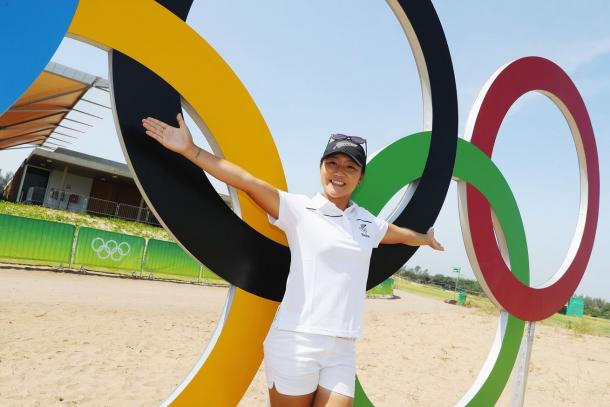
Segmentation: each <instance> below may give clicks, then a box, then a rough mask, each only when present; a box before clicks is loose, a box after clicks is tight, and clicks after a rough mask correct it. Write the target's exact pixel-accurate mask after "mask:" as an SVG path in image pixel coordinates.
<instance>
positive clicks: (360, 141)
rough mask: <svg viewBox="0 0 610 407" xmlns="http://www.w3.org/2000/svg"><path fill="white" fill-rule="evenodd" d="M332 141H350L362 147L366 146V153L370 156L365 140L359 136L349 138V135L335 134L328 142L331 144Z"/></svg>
mask: <svg viewBox="0 0 610 407" xmlns="http://www.w3.org/2000/svg"><path fill="white" fill-rule="evenodd" d="M330 140H336V141H340V140H349V141H352V142H354V143H356V144H360V145H362V144H364V151H365V153H366V154H367V155H368V151H367V148H366V139H365V138H362V137H358V136H348V135H347V134H341V133H333V134H331V135H330V139H329V140H328V142H329V143H330Z"/></svg>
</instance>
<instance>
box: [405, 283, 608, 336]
mask: <svg viewBox="0 0 610 407" xmlns="http://www.w3.org/2000/svg"><path fill="white" fill-rule="evenodd" d="M394 279H395V280H394V286H395V287H396V288H397V289H399V290H403V291H406V292H410V293H413V294H418V295H423V296H426V297H433V298H437V299H441V300H450V299H455V292H453V291H448V290H443V289H442V288H439V287H434V286H429V285H422V284H418V283H414V282H411V281H408V280H404V279H401V278H399V277H396V276H394ZM466 307H473V308H477V309H480V310H482V311H484V312H486V313H488V314H494V315H497V314H498V308H496V306H495V305H494V304H493V303H492V302H491V301H490V300H489V299H488V298H486V297H480V296H476V295H472V294H468V297H467V298H466ZM541 323H542V324H544V325H547V326H553V327H558V328H564V329H569V330H571V331H573V332H574V333H575V334H578V335H595V336H605V337H610V320H608V319H604V318H595V317H590V316H588V315H585V316H584V317H583V318H578V317H570V316H566V315H562V314H554V315H553V316H551V317H549V318H547V319H545V320H544V321H542V322H541Z"/></svg>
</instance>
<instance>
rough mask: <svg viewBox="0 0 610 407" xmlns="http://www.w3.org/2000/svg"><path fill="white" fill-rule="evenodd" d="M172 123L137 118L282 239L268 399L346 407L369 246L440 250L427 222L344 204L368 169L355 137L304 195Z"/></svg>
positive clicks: (334, 139)
mask: <svg viewBox="0 0 610 407" xmlns="http://www.w3.org/2000/svg"><path fill="white" fill-rule="evenodd" d="M177 120H178V125H179V127H178V128H176V127H172V126H169V125H168V124H166V123H163V122H161V121H159V120H156V119H153V118H150V117H149V118H146V119H143V120H142V124H143V126H144V127H145V129H146V134H147V135H149V136H150V137H152V138H154V139H155V140H157V141H158V142H159V143H161V144H162V145H163V146H164V147H166V148H168V149H170V150H171V151H174V152H176V153H179V154H182V155H183V156H184V157H186V158H187V159H189V160H190V161H192V162H193V163H194V164H195V165H197V166H199V167H200V168H201V169H203V170H205V171H206V172H207V173H209V174H210V175H212V176H214V177H215V178H217V179H219V180H220V181H223V182H225V183H227V184H229V185H231V186H233V187H235V188H237V189H240V190H242V191H244V192H245V193H247V194H248V196H250V197H251V198H252V199H253V200H254V202H256V203H257V204H258V205H259V206H260V207H261V208H262V209H263V210H265V212H267V213H268V214H269V221H270V222H271V223H272V224H273V225H275V226H277V227H279V228H280V229H282V230H283V231H284V233H285V234H286V237H287V238H288V245H289V247H290V253H291V262H290V272H289V275H288V280H287V282H286V293H285V295H284V298H283V300H282V303H281V305H280V307H279V310H278V312H277V314H276V316H275V319H274V321H273V324H272V327H271V329H270V330H269V333H268V335H267V338H266V339H265V342H264V351H265V373H266V376H267V381H268V387H269V397H270V400H271V405H272V406H312V405H313V406H337V407H339V406H351V405H352V400H353V397H354V383H355V340H356V338H357V337H358V336H360V334H361V322H362V313H363V308H364V297H365V290H366V280H367V276H368V269H369V262H370V257H371V252H372V250H373V248H375V247H377V246H378V245H379V244H380V243H383V244H399V243H400V244H406V245H410V246H423V245H428V246H430V247H432V248H433V249H436V250H444V249H443V246H442V245H441V244H439V243H438V242H437V241H436V239H435V238H434V229H433V228H430V229H429V230H428V232H427V233H426V234H421V233H417V232H415V231H413V230H410V229H407V228H401V227H398V226H395V225H393V224H388V223H387V222H386V221H384V220H382V219H379V218H377V217H375V216H373V215H372V214H371V213H370V212H368V211H367V210H366V209H364V208H361V207H359V206H358V205H356V204H355V203H354V202H352V201H351V199H350V198H351V195H352V192H353V191H354V189H355V188H356V187H357V186H358V184H359V183H360V182H361V181H362V179H363V178H364V173H365V170H366V150H365V148H364V147H363V146H366V140H364V139H362V138H359V137H350V136H346V135H342V134H333V135H332V136H331V138H330V139H329V141H328V144H327V146H326V149H325V151H324V153H323V155H322V158H321V160H320V181H321V183H322V188H323V192H322V193H318V194H317V195H316V196H315V197H314V198H308V197H306V196H304V195H298V194H292V193H288V192H285V191H280V190H278V189H277V188H275V187H274V186H273V185H271V184H269V183H267V182H265V181H263V180H260V179H258V178H256V177H254V176H253V175H251V174H250V173H248V172H247V171H245V170H244V169H242V168H240V167H239V166H237V165H235V164H233V163H231V162H229V161H227V160H225V159H223V158H219V157H216V156H214V155H213V154H210V153H208V152H207V151H204V150H202V149H201V148H200V147H198V146H196V145H195V144H194V143H193V139H192V137H191V134H190V132H189V130H188V128H187V127H186V125H185V123H184V120H183V118H182V115H181V114H178V116H177Z"/></svg>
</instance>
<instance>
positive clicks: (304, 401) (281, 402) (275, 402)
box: [269, 385, 316, 407]
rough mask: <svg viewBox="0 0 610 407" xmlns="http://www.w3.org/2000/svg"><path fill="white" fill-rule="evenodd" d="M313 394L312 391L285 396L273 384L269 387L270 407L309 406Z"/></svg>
mask: <svg viewBox="0 0 610 407" xmlns="http://www.w3.org/2000/svg"><path fill="white" fill-rule="evenodd" d="M315 394H316V392H315V391H314V392H313V393H309V394H304V395H302V396H287V395H285V394H281V393H279V392H278V391H277V389H276V388H275V385H274V386H273V387H272V388H270V389H269V401H270V403H271V407H311V405H312V403H313V400H314V396H315Z"/></svg>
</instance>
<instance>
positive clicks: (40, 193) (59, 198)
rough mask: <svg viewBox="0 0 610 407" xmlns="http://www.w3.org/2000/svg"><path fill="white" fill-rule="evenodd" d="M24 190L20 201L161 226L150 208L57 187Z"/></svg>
mask: <svg viewBox="0 0 610 407" xmlns="http://www.w3.org/2000/svg"><path fill="white" fill-rule="evenodd" d="M23 195H24V192H22V196H21V199H20V201H21V202H24V203H29V204H34V205H42V206H44V207H46V208H52V209H61V210H66V211H75V212H86V213H89V214H94V215H101V216H109V217H113V218H120V219H125V220H132V221H136V222H141V223H148V224H151V225H156V226H159V225H160V224H159V222H158V221H157V219H156V218H155V216H154V215H153V213H152V212H151V210H150V209H149V208H146V207H139V206H134V205H128V204H124V203H118V202H114V201H109V200H106V199H101V198H95V197H92V196H88V195H81V194H75V193H72V192H70V191H66V190H60V189H57V188H48V189H47V188H42V187H29V188H28V189H27V191H25V196H23Z"/></svg>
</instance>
